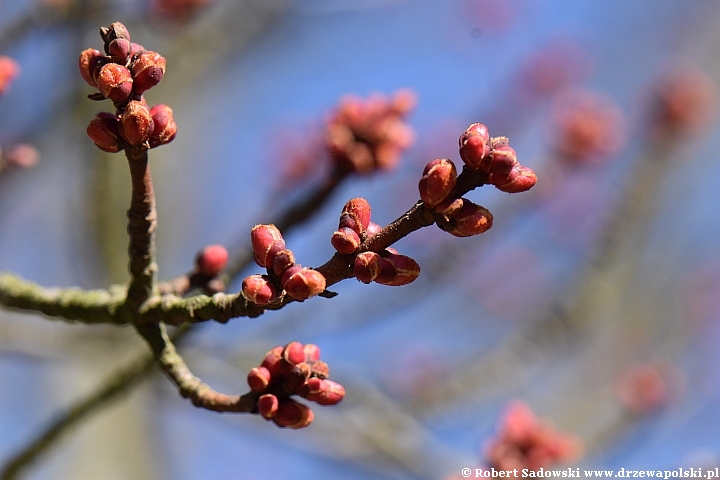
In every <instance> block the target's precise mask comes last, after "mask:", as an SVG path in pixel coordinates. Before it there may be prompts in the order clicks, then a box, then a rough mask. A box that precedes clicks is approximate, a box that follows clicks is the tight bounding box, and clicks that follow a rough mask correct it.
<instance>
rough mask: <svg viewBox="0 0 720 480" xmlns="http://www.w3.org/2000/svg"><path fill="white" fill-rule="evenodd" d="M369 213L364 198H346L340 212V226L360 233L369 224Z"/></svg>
mask: <svg viewBox="0 0 720 480" xmlns="http://www.w3.org/2000/svg"><path fill="white" fill-rule="evenodd" d="M370 213H371V210H370V204H369V203H368V201H367V200H365V199H364V198H362V197H357V198H353V199H351V200H348V202H347V203H346V204H345V206H344V207H343V210H342V213H341V214H340V228H341V229H342V227H347V228H350V229H352V230H353V231H354V232H355V233H357V234H358V235H362V234H363V233H365V231H366V230H367V228H368V225H370Z"/></svg>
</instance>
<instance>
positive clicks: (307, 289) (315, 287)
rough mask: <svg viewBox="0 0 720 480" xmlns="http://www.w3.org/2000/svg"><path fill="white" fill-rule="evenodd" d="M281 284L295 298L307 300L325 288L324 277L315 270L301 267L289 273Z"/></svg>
mask: <svg viewBox="0 0 720 480" xmlns="http://www.w3.org/2000/svg"><path fill="white" fill-rule="evenodd" d="M288 270H289V269H288ZM282 286H283V288H284V289H285V291H286V292H287V294H288V295H290V296H291V297H293V298H294V299H295V300H300V301H302V300H307V299H308V298H310V297H314V296H315V295H318V294H320V293H322V292H323V291H324V290H325V277H324V276H323V274H322V273H320V272H318V271H317V270H313V269H311V268H301V269H300V270H299V271H297V272H295V273H293V274H292V275H290V276H289V277H288V278H287V280H285V281H284V283H283V284H282Z"/></svg>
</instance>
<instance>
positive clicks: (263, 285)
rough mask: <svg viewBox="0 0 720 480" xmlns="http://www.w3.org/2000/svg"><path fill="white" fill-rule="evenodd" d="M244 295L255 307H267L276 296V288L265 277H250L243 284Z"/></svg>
mask: <svg viewBox="0 0 720 480" xmlns="http://www.w3.org/2000/svg"><path fill="white" fill-rule="evenodd" d="M242 293H243V295H244V296H245V298H247V299H248V300H249V301H250V302H252V303H254V304H255V305H260V306H262V305H267V304H268V303H270V302H272V301H273V299H274V298H275V296H276V292H275V287H273V284H272V283H270V281H269V280H268V279H267V278H265V277H264V276H263V275H250V276H249V277H247V278H245V280H243V283H242Z"/></svg>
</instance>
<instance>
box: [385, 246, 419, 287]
mask: <svg viewBox="0 0 720 480" xmlns="http://www.w3.org/2000/svg"><path fill="white" fill-rule="evenodd" d="M381 266H382V270H381V273H380V275H379V276H378V277H377V278H376V279H375V281H376V282H377V283H379V284H381V285H389V286H391V287H399V286H402V285H407V284H408V283H410V282H413V281H414V280H415V279H416V278H418V277H419V276H420V265H418V263H417V262H416V261H415V260H413V259H412V258H410V257H408V256H405V255H398V254H390V255H388V256H386V257H382V258H381Z"/></svg>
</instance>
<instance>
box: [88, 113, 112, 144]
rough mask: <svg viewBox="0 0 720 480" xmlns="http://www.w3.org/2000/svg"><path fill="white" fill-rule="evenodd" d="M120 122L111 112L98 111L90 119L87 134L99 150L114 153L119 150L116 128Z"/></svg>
mask: <svg viewBox="0 0 720 480" xmlns="http://www.w3.org/2000/svg"><path fill="white" fill-rule="evenodd" d="M119 127H120V122H119V120H118V118H117V117H116V116H115V115H113V114H112V113H108V112H100V113H98V114H97V116H96V117H95V118H93V119H92V120H91V121H90V124H89V125H88V127H87V134H88V137H90V139H91V140H92V141H93V142H95V145H97V146H98V148H99V149H100V150H103V151H105V152H110V153H115V152H117V151H119V150H120V145H119V143H118V129H119Z"/></svg>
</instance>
